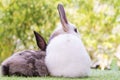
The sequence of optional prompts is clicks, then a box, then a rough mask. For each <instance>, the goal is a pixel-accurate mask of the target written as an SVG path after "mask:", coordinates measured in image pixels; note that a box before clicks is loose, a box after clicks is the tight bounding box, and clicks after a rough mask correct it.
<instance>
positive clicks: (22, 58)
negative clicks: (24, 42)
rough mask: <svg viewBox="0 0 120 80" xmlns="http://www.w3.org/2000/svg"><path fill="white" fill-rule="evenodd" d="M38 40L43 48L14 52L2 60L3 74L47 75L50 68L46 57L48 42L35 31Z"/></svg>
mask: <svg viewBox="0 0 120 80" xmlns="http://www.w3.org/2000/svg"><path fill="white" fill-rule="evenodd" d="M34 35H35V38H36V42H37V45H38V47H39V48H40V49H41V50H38V51H34V50H25V51H21V52H16V53H14V54H13V55H12V56H11V57H9V58H8V59H6V60H5V61H3V62H2V64H1V68H2V75H3V76H12V75H14V76H26V77H27V76H47V75H48V74H49V73H48V70H47V67H46V65H45V62H44V59H45V56H46V51H45V50H46V46H47V44H46V42H45V40H44V39H43V37H42V36H41V35H39V34H38V33H37V32H36V31H34Z"/></svg>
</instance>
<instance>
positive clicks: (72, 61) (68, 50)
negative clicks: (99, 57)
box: [45, 4, 91, 77]
mask: <svg viewBox="0 0 120 80" xmlns="http://www.w3.org/2000/svg"><path fill="white" fill-rule="evenodd" d="M58 11H59V15H60V20H61V25H60V26H58V27H57V28H56V29H55V31H54V32H53V34H52V35H51V37H50V41H49V44H48V46H47V48H46V57H45V63H46V66H47V68H48V71H49V73H50V75H52V76H63V77H85V76H89V73H90V65H91V60H90V57H89V55H88V53H87V51H86V49H85V46H84V45H83V43H82V41H81V39H80V36H79V32H78V31H77V29H76V27H75V26H74V25H73V24H71V23H69V22H68V21H67V18H66V15H65V11H64V8H63V6H62V5H61V4H59V5H58Z"/></svg>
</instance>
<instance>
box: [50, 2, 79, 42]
mask: <svg viewBox="0 0 120 80" xmlns="http://www.w3.org/2000/svg"><path fill="white" fill-rule="evenodd" d="M57 9H58V12H59V17H60V21H61V24H59V25H58V27H57V28H56V29H55V31H54V32H53V33H52V35H51V36H50V40H51V39H53V38H54V37H56V36H58V35H59V34H66V33H69V34H74V35H77V36H79V32H78V30H77V28H76V26H75V25H73V24H71V23H70V22H68V20H67V17H66V14H65V10H64V7H63V5H62V4H58V7H57Z"/></svg>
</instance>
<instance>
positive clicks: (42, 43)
mask: <svg viewBox="0 0 120 80" xmlns="http://www.w3.org/2000/svg"><path fill="white" fill-rule="evenodd" d="M34 35H35V38H36V42H37V45H38V47H39V48H40V49H41V50H42V51H45V50H46V46H47V44H46V42H45V40H44V38H43V37H42V36H41V35H40V34H39V33H37V32H36V31H34Z"/></svg>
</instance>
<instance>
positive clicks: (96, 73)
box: [0, 69, 120, 80]
mask: <svg viewBox="0 0 120 80" xmlns="http://www.w3.org/2000/svg"><path fill="white" fill-rule="evenodd" d="M119 78H120V71H118V70H104V71H101V70H93V69H92V70H91V75H90V77H87V78H63V77H15V76H12V77H3V76H1V77H0V80H120V79H119Z"/></svg>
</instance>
